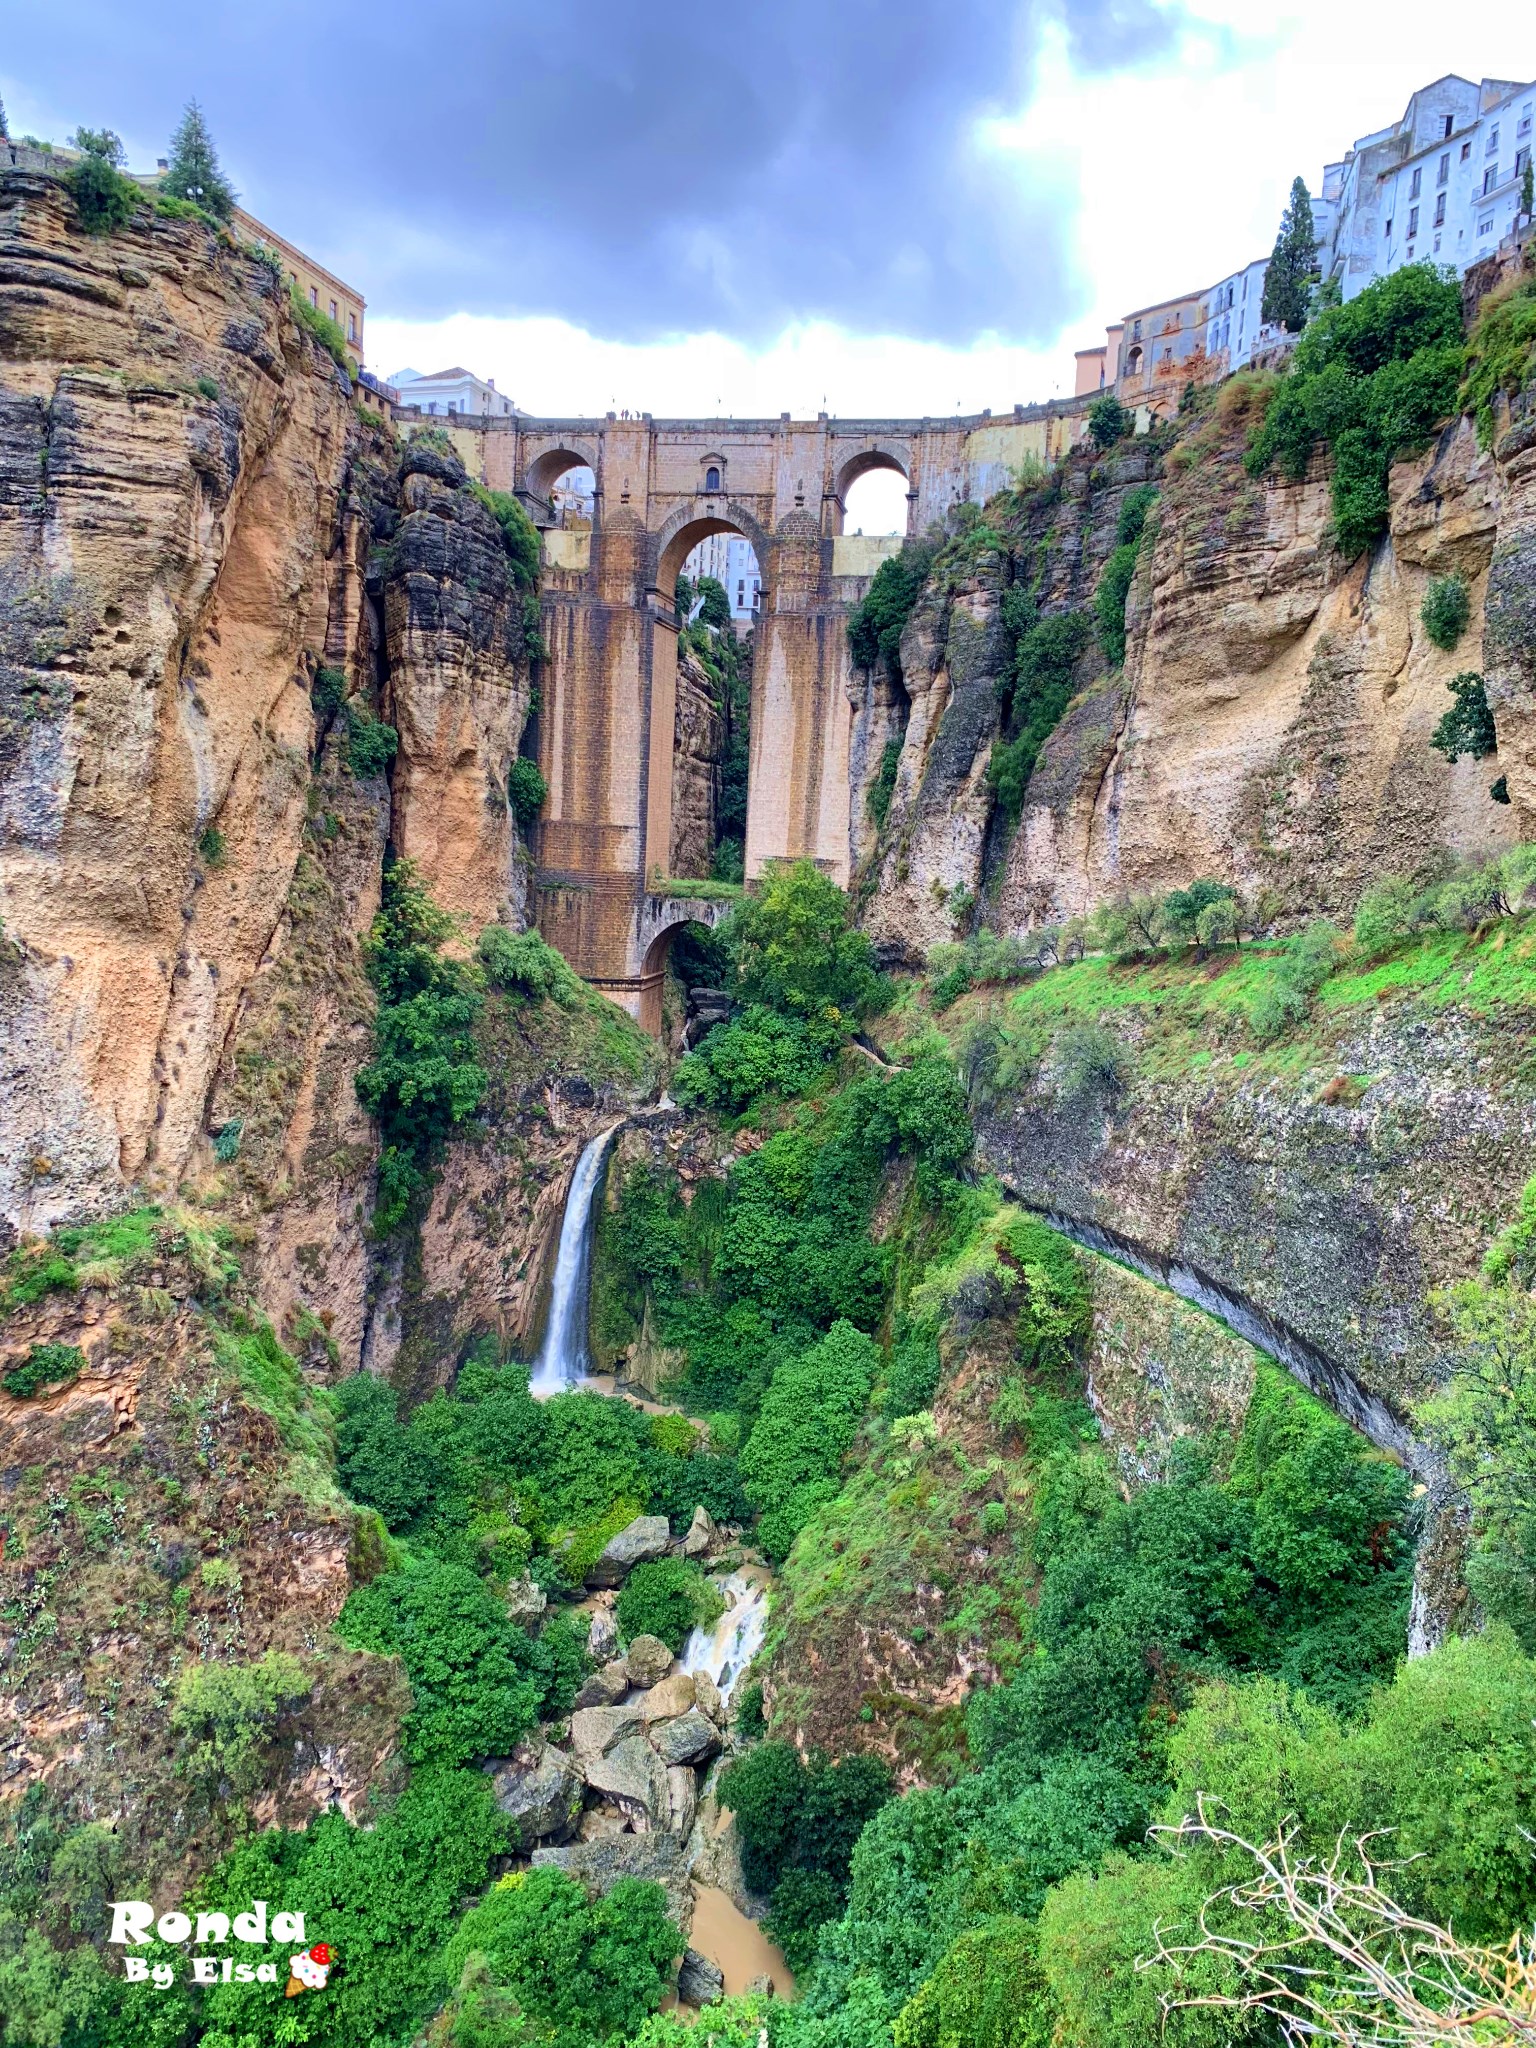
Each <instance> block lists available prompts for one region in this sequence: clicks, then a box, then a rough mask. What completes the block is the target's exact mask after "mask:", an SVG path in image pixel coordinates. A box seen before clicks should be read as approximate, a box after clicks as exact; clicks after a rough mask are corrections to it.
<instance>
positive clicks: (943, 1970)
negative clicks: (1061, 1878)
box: [892, 1914, 1118, 2048]
mask: <svg viewBox="0 0 1536 2048" xmlns="http://www.w3.org/2000/svg"><path fill="white" fill-rule="evenodd" d="M1053 2019H1054V2009H1053V2006H1052V2001H1051V1997H1050V1993H1049V1990H1048V1988H1047V1986H1046V1983H1045V1979H1044V1976H1043V1973H1042V1971H1041V1968H1040V1937H1039V1932H1038V1930H1037V1928H1036V1927H1035V1925H1034V1923H1033V1922H1032V1921H1029V1920H1024V1919H1020V1918H1019V1917H1018V1916H1017V1915H1014V1914H1003V1915H999V1916H997V1917H996V1918H993V1919H989V1920H987V1921H986V1922H985V1923H984V1924H983V1925H982V1926H980V1927H978V1928H975V1929H973V1930H972V1931H971V1932H970V1933H968V1934H962V1935H961V1936H960V1938H959V1940H958V1941H956V1942H955V1943H954V1945H953V1946H952V1947H951V1948H949V1949H947V1950H946V1951H945V1953H944V1955H943V1956H942V1957H941V1958H940V1959H939V1961H938V1963H937V1964H936V1965H935V1968H934V1972H933V1975H932V1976H931V1977H929V1978H928V1979H927V1980H926V1981H925V1982H924V1984H923V1986H922V1988H921V1989H920V1990H919V1991H918V1992H917V1994H916V1995H915V1996H914V1997H913V1998H911V1999H910V2000H909V2001H908V2002H907V2004H906V2005H904V2006H903V2007H902V2009H901V2011H900V2013H898V2015H897V2017H896V2021H895V2024H894V2026H893V2028H892V2035H893V2038H894V2041H895V2048H1053V2033H1052V2022H1053ZM1115 2038H1117V2039H1118V2036H1116V2037H1115Z"/></svg>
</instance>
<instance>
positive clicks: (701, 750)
mask: <svg viewBox="0 0 1536 2048" xmlns="http://www.w3.org/2000/svg"><path fill="white" fill-rule="evenodd" d="M725 737H726V735H725V710H724V707H723V706H722V705H721V703H720V700H719V696H718V693H717V690H716V687H715V685H714V683H713V682H712V681H711V678H710V676H709V674H708V672H707V671H706V669H705V667H704V665H703V663H702V662H701V661H700V660H699V659H698V657H697V656H696V655H695V654H694V653H693V651H692V649H690V648H685V649H683V650H682V651H681V652H680V653H679V656H678V663H677V722H676V739H675V742H674V747H673V754H672V850H671V856H670V860H671V865H670V867H669V868H668V873H669V874H673V875H707V874H708V873H709V864H710V859H711V856H712V855H713V853H714V850H715V843H716V841H717V840H718V838H719V836H720V822H719V821H720V775H721V770H722V769H723V767H724V765H725Z"/></svg>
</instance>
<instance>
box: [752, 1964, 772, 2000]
mask: <svg viewBox="0 0 1536 2048" xmlns="http://www.w3.org/2000/svg"><path fill="white" fill-rule="evenodd" d="M753 1993H756V1995H757V1996H758V1997H759V1998H772V1996H773V1979H772V1978H771V1977H770V1976H769V1975H768V1973H767V1971H766V1970H765V1971H764V1972H763V1974H762V1975H761V1976H760V1977H749V1978H748V1979H747V1994H748V1996H749V1997H750V1996H751V1995H752V1994H753Z"/></svg>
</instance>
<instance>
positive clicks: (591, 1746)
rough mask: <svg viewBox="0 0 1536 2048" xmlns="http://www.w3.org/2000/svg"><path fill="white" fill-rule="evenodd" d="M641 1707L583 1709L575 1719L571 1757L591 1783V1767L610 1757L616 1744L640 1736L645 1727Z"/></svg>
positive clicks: (572, 1722) (572, 1717)
mask: <svg viewBox="0 0 1536 2048" xmlns="http://www.w3.org/2000/svg"><path fill="white" fill-rule="evenodd" d="M644 1725H645V1724H644V1722H643V1721H642V1719H641V1716H640V1710H639V1708H638V1707H581V1708H578V1710H577V1711H576V1712H575V1713H574V1714H572V1716H571V1756H572V1759H573V1760H574V1762H575V1765H576V1768H577V1770H578V1771H580V1772H581V1774H582V1776H583V1777H584V1778H587V1782H588V1783H589V1784H590V1783H591V1779H590V1777H589V1776H588V1771H589V1767H590V1766H591V1765H593V1764H595V1763H596V1762H597V1760H598V1759H599V1758H600V1757H603V1756H606V1755H607V1753H608V1751H609V1750H610V1749H612V1748H613V1746H614V1744H615V1743H616V1742H623V1741H624V1740H625V1739H626V1737H628V1736H631V1735H638V1734H639V1733H640V1732H641V1730H642V1728H643V1727H644Z"/></svg>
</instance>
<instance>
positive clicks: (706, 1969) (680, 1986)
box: [677, 1948, 725, 2006]
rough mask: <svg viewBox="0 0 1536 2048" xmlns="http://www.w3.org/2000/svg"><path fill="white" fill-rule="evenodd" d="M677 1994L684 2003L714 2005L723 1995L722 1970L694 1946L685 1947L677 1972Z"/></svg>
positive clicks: (723, 1977) (723, 1978)
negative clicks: (680, 1966) (680, 1965)
mask: <svg viewBox="0 0 1536 2048" xmlns="http://www.w3.org/2000/svg"><path fill="white" fill-rule="evenodd" d="M677 1995H678V1997H679V1998H680V1999H681V2000H682V2001H683V2003H684V2005H693V2006H699V2005H714V2004H715V2003H716V2002H717V2001H718V2000H720V1999H722V1998H724V1996H725V1972H724V1970H722V1969H721V1967H720V1965H719V1964H718V1963H712V1962H711V1961H710V1960H709V1958H708V1956H701V1955H700V1954H699V1952H698V1950H697V1949H696V1948H685V1949H684V1950H683V1962H682V1968H681V1969H680V1970H679V1971H678V1973H677Z"/></svg>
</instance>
